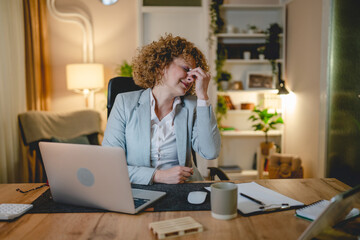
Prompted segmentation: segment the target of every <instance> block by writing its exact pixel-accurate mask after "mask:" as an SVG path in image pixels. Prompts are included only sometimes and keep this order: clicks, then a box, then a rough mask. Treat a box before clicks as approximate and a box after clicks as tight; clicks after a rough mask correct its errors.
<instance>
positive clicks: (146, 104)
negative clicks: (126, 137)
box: [136, 88, 151, 167]
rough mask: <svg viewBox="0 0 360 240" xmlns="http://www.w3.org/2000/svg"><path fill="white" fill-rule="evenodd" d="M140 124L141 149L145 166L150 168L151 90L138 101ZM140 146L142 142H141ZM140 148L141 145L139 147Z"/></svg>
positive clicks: (147, 90)
mask: <svg viewBox="0 0 360 240" xmlns="http://www.w3.org/2000/svg"><path fill="white" fill-rule="evenodd" d="M136 114H137V119H138V123H139V128H138V129H139V131H138V136H139V140H141V145H142V146H143V147H141V148H139V151H140V152H141V154H140V155H141V158H142V161H143V166H147V167H150V165H151V163H150V141H151V140H150V138H151V136H150V132H151V125H150V124H151V119H150V118H151V116H150V88H148V89H146V90H145V91H144V92H143V93H142V94H141V96H140V98H139V101H138V109H137V111H136ZM139 144H140V142H139ZM139 146H140V145H139Z"/></svg>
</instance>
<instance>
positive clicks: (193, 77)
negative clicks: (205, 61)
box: [186, 73, 196, 82]
mask: <svg viewBox="0 0 360 240" xmlns="http://www.w3.org/2000/svg"><path fill="white" fill-rule="evenodd" d="M195 79H196V76H195V75H191V74H190V73H187V78H186V80H187V81H189V82H193V81H195Z"/></svg>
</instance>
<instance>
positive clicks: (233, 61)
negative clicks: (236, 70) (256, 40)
mask: <svg viewBox="0 0 360 240" xmlns="http://www.w3.org/2000/svg"><path fill="white" fill-rule="evenodd" d="M276 62H281V63H282V62H283V60H282V59H278V60H276ZM225 63H228V64H270V63H269V60H267V59H264V60H260V59H250V60H245V59H226V62H225Z"/></svg>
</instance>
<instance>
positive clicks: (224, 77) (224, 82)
mask: <svg viewBox="0 0 360 240" xmlns="http://www.w3.org/2000/svg"><path fill="white" fill-rule="evenodd" d="M230 80H231V74H230V73H229V72H227V71H221V72H220V77H219V80H218V81H219V84H220V89H221V90H224V91H225V90H227V89H228V87H229V81H230Z"/></svg>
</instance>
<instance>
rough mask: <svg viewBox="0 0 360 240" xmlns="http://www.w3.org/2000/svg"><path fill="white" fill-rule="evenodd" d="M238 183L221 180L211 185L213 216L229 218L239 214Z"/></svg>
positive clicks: (223, 218)
mask: <svg viewBox="0 0 360 240" xmlns="http://www.w3.org/2000/svg"><path fill="white" fill-rule="evenodd" d="M237 195H238V194H237V185H236V184H234V183H229V182H219V183H214V184H212V185H211V216H212V217H214V218H216V219H220V220H229V219H233V218H235V217H236V216H237Z"/></svg>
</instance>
